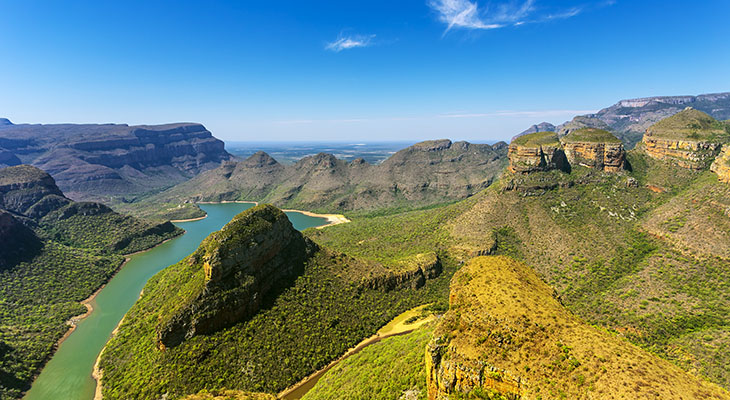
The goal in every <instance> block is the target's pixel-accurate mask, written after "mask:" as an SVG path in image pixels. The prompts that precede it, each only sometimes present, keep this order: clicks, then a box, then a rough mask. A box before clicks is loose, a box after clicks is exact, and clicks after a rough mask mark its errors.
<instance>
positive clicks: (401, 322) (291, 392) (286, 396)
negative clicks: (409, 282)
mask: <svg viewBox="0 0 730 400" xmlns="http://www.w3.org/2000/svg"><path fill="white" fill-rule="evenodd" d="M427 306H428V305H427V304H425V305H421V306H418V307H416V308H413V309H410V310H408V311H406V312H404V313H402V314H400V315H398V316H397V317H395V318H393V319H392V320H391V321H390V322H388V323H387V324H386V325H385V326H383V327H382V328H380V329H379V330H378V332H377V333H375V335H373V336H370V337H368V338H366V339H364V340H362V341H361V342H360V343H358V344H357V345H356V346H355V347H352V348H350V349H349V350H347V352H345V354H343V355H341V356H340V357H339V358H337V359H336V360H334V361H332V362H331V363H329V364H327V366H326V367H324V368H322V369H320V370H319V371H317V372H315V373H313V374H311V375H309V376H307V377H306V378H304V379H302V380H301V381H299V383H297V384H295V385H293V386H291V387H289V388H287V389H285V390H283V391H281V392H280V393H279V394H278V395H277V399H281V400H296V399H301V398H302V397H303V396H304V395H305V394H307V392H309V391H310V390H311V389H312V388H313V387H314V385H316V384H317V381H319V379H320V378H321V377H322V376H323V375H324V374H325V373H326V372H327V371H329V370H330V369H332V368H333V367H334V366H335V365H337V364H338V363H340V362H342V361H343V360H345V359H346V358H348V357H350V356H352V355H354V354H357V353H359V352H360V351H362V350H363V349H364V348H366V347H368V346H370V345H373V344H375V343H378V342H380V341H381V340H384V339H387V338H389V337H393V336H398V335H405V334H407V333H410V332H412V331H414V330H415V329H417V328H418V327H420V326H421V325H424V324H426V323H428V322H431V321H433V320H434V319H435V318H436V316H435V315H433V314H431V315H429V316H427V317H424V318H421V319H419V320H417V321H413V322H411V323H409V322H408V321H409V320H411V318H413V317H418V316H420V315H422V312H423V309H424V308H425V307H427Z"/></svg>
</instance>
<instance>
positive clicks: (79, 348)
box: [24, 203, 327, 400]
mask: <svg viewBox="0 0 730 400" xmlns="http://www.w3.org/2000/svg"><path fill="white" fill-rule="evenodd" d="M252 206H253V204H248V203H227V204H201V205H200V207H201V208H202V209H203V210H205V212H207V213H208V217H207V218H205V219H202V220H199V221H193V222H180V223H176V224H175V225H177V226H179V227H181V228H183V229H185V231H186V232H187V233H185V234H184V235H182V236H180V237H178V238H175V239H173V240H170V241H168V242H166V243H164V244H162V245H160V246H157V247H155V248H154V249H152V250H149V251H146V252H144V253H140V254H135V255H133V256H132V257H131V260H129V262H128V263H127V264H126V265H125V266H124V268H122V269H121V270H120V271H119V273H118V274H117V275H116V276H114V278H112V280H111V281H109V283H108V284H107V285H106V287H104V289H103V290H102V291H101V292H99V294H98V295H97V296H96V299H94V301H93V302H92V306H93V307H94V312H92V313H91V315H90V316H89V317H87V318H86V319H84V320H83V321H81V322H80V323H79V324H78V326H77V327H76V330H75V331H74V332H73V333H72V334H71V335H70V336H69V337H68V339H66V341H64V342H63V343H62V344H61V346H60V347H59V349H58V351H57V352H56V354H54V356H53V358H51V361H49V362H48V364H47V365H46V367H45V368H44V369H43V371H42V372H41V374H40V376H39V377H38V379H36V381H35V382H34V383H33V386H32V387H31V390H30V391H29V392H28V394H27V395H26V396H25V397H24V399H26V400H49V399H53V400H87V399H93V398H94V391H95V389H96V382H95V381H94V379H93V378H92V377H91V372H92V369H93V367H94V362H95V361H96V357H97V356H98V355H99V352H101V349H102V348H103V347H104V345H105V344H106V342H107V341H108V340H109V337H110V336H111V333H112V331H113V330H114V328H115V327H116V326H117V324H118V323H119V321H121V319H122V317H123V316H124V314H125V313H126V312H127V310H129V309H130V308H131V307H132V305H133V304H134V302H135V301H137V298H138V297H139V293H140V291H141V290H142V288H143V287H144V285H145V283H146V282H147V280H148V279H150V278H151V277H152V276H153V275H155V274H156V273H157V272H159V271H160V270H162V269H163V268H165V267H167V266H169V265H172V264H175V263H177V262H178V261H180V260H181V259H183V258H185V257H186V256H187V255H189V254H190V253H192V252H193V251H194V250H195V249H197V248H198V245H199V244H200V242H201V241H202V240H203V239H205V238H206V237H207V236H208V235H209V234H210V233H211V232H213V231H217V230H220V229H221V228H222V227H223V225H225V224H226V223H228V222H229V221H230V220H231V219H232V218H233V217H234V216H235V215H236V214H238V213H240V212H241V211H243V210H246V209H248V208H251V207H252ZM286 214H287V216H288V217H289V219H290V220H291V222H292V224H293V225H294V227H295V228H297V229H299V230H303V229H306V228H310V227H314V226H320V225H323V224H325V223H326V222H327V221H326V219H324V218H316V217H310V216H307V215H304V214H301V213H297V212H288V213H286Z"/></svg>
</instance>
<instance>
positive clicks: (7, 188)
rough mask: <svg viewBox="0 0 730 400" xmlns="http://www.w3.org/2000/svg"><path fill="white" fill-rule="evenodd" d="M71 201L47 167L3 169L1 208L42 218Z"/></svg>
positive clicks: (19, 166) (1, 173)
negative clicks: (45, 169)
mask: <svg viewBox="0 0 730 400" xmlns="http://www.w3.org/2000/svg"><path fill="white" fill-rule="evenodd" d="M70 202H71V200H69V199H67V198H66V197H65V196H64V195H63V193H62V192H61V190H60V189H59V188H58V186H56V182H55V181H54V179H53V178H52V177H51V176H50V175H49V174H47V173H46V172H45V171H42V170H40V169H38V168H36V167H33V166H30V165H18V166H14V167H8V168H3V169H0V208H4V209H6V210H9V211H12V212H15V213H18V214H22V215H25V216H28V217H30V218H40V217H43V216H45V215H46V214H48V213H49V212H51V211H53V210H55V209H58V208H60V207H62V206H64V205H66V204H69V203H70Z"/></svg>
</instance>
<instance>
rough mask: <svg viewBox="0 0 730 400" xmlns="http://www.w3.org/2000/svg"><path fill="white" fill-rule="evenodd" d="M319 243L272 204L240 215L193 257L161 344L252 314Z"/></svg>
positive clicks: (168, 344)
mask: <svg viewBox="0 0 730 400" xmlns="http://www.w3.org/2000/svg"><path fill="white" fill-rule="evenodd" d="M314 250H315V245H314V244H313V243H312V242H310V241H309V240H308V239H305V238H304V237H303V236H302V234H301V233H299V231H297V230H295V229H294V227H293V226H292V224H291V222H289V219H288V218H287V216H286V215H285V214H284V213H283V212H282V211H281V210H279V209H277V208H275V207H273V206H270V205H261V206H256V207H254V208H251V209H249V210H246V211H244V212H243V213H241V214H239V215H237V216H236V217H235V218H234V219H233V220H231V222H229V223H228V224H227V225H226V226H225V227H223V229H222V230H220V231H218V232H214V233H212V234H211V235H210V236H208V238H206V239H205V240H204V241H203V242H202V243H201V244H200V247H199V248H198V250H197V251H196V252H195V253H193V254H192V255H191V256H190V257H189V258H188V259H187V261H186V262H187V263H188V264H189V269H190V270H191V274H193V276H194V278H193V280H192V281H191V282H189V284H188V285H186V292H185V293H181V298H180V299H179V304H178V306H177V309H176V310H174V311H173V312H171V313H169V315H167V316H166V319H165V320H163V321H161V322H160V323H159V324H158V327H157V339H158V347H159V348H160V349H165V348H168V347H173V346H176V345H178V344H180V343H182V342H183V341H184V340H186V339H189V338H191V337H193V336H195V335H199V334H206V333H212V332H215V331H217V330H219V329H222V328H225V327H227V326H230V325H232V324H234V323H236V322H238V321H241V320H242V319H245V318H248V317H251V316H252V315H254V314H255V313H256V312H257V311H258V310H259V308H260V306H261V304H262V301H263V300H264V299H265V298H266V297H267V296H268V295H270V294H271V293H272V292H274V291H276V290H277V288H280V287H282V286H283V285H286V283H287V282H289V281H290V280H291V279H292V278H293V277H295V276H296V275H298V274H299V273H300V272H301V271H302V269H303V268H304V262H305V261H306V260H307V259H308V258H309V257H310V256H311V254H312V253H313V251H314Z"/></svg>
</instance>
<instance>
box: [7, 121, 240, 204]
mask: <svg viewBox="0 0 730 400" xmlns="http://www.w3.org/2000/svg"><path fill="white" fill-rule="evenodd" d="M230 157H231V156H230V155H229V154H228V153H227V152H226V151H225V149H224V147H223V142H222V141H220V140H218V139H216V138H214V137H213V136H212V135H211V133H210V132H209V131H208V130H206V129H205V127H203V126H202V125H200V124H188V123H180V124H168V125H156V126H146V125H143V126H128V125H115V124H106V125H72V124H64V125H27V124H21V125H12V124H8V125H4V126H2V127H0V164H5V165H13V164H19V163H20V162H22V163H25V164H32V165H34V166H37V167H39V168H41V169H43V170H45V171H47V172H48V173H50V174H51V175H52V176H53V177H54V178H55V179H56V182H57V183H58V185H59V187H60V188H61V189H62V190H63V191H64V192H65V193H68V194H69V195H70V196H71V197H72V198H74V199H103V200H105V201H107V200H109V199H110V198H111V197H112V196H127V197H129V196H134V194H139V193H141V192H146V191H150V190H155V189H159V188H164V187H168V186H170V185H172V184H175V183H179V182H182V181H184V180H187V179H189V178H190V177H192V176H194V175H196V174H198V173H199V172H201V171H205V170H208V169H212V168H215V167H218V166H219V165H220V163H221V161H225V160H228V159H229V158H230Z"/></svg>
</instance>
